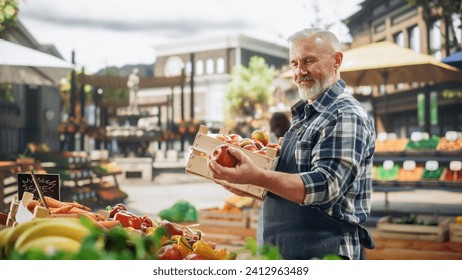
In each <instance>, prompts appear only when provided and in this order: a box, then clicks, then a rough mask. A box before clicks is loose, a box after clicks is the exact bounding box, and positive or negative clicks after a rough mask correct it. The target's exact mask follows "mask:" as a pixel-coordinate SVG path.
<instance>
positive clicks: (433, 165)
mask: <svg viewBox="0 0 462 280" xmlns="http://www.w3.org/2000/svg"><path fill="white" fill-rule="evenodd" d="M438 167H439V164H438V162H437V161H436V160H429V161H427V162H426V163H425V169H427V170H428V171H435V170H438Z"/></svg>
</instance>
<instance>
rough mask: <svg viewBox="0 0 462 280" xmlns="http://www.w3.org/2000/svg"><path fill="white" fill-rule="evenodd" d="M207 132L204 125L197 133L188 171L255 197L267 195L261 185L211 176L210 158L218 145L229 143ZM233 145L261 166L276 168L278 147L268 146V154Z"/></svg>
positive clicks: (269, 168)
mask: <svg viewBox="0 0 462 280" xmlns="http://www.w3.org/2000/svg"><path fill="white" fill-rule="evenodd" d="M223 132H224V133H223V134H226V131H223ZM207 133H208V129H207V127H205V126H203V125H202V126H201V127H200V128H199V132H198V133H197V134H196V137H195V139H194V143H193V144H192V147H191V149H192V152H191V155H190V157H189V160H188V163H187V165H186V170H185V171H186V173H190V174H195V175H198V176H201V177H204V178H207V179H209V180H212V181H214V182H216V183H218V184H220V185H226V186H229V187H232V188H235V189H238V190H241V191H244V192H247V193H249V194H251V195H253V196H255V197H258V198H263V197H264V196H265V195H266V190H265V189H263V188H261V187H258V186H254V185H249V184H230V183H227V182H225V181H222V180H215V179H213V178H211V175H210V172H209V170H208V168H207V162H208V159H209V158H210V156H211V154H212V152H213V150H214V149H215V148H216V147H217V146H219V145H222V144H227V143H225V142H223V141H220V140H218V139H215V138H214V137H212V136H210V135H207ZM220 133H222V132H220ZM233 147H235V148H237V149H241V151H243V152H244V153H245V154H246V155H247V156H248V157H249V158H250V159H251V160H252V161H253V162H254V163H255V164H256V165H257V166H258V167H260V168H263V169H266V170H274V169H275V168H276V165H277V159H278V158H277V157H276V152H277V151H276V149H272V148H268V150H267V153H266V155H260V154H256V153H252V152H250V151H248V150H245V149H242V148H240V147H237V146H233Z"/></svg>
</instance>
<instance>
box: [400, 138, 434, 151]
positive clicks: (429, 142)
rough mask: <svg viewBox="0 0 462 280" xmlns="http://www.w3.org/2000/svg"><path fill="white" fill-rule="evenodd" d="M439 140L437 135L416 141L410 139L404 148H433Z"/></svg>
mask: <svg viewBox="0 0 462 280" xmlns="http://www.w3.org/2000/svg"><path fill="white" fill-rule="evenodd" d="M439 141H440V137H439V136H437V135H432V136H431V137H430V138H428V139H422V140H418V141H412V139H411V140H410V141H409V142H408V143H407V145H406V150H435V149H436V147H437V146H438V143H439Z"/></svg>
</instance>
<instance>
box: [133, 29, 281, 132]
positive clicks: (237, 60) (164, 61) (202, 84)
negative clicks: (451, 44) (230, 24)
mask: <svg viewBox="0 0 462 280" xmlns="http://www.w3.org/2000/svg"><path fill="white" fill-rule="evenodd" d="M155 51H156V57H157V58H156V62H155V63H154V77H170V76H178V75H179V74H181V71H182V69H184V71H185V74H186V76H187V84H188V85H187V86H186V87H185V89H184V95H185V97H184V100H185V101H184V104H187V105H186V106H184V108H183V114H184V116H185V118H186V120H193V119H196V120H201V121H206V122H208V123H209V127H219V126H220V125H221V124H222V123H223V121H224V117H225V107H224V106H225V93H226V87H227V84H228V83H229V82H230V80H231V74H232V71H233V68H234V67H237V66H240V65H242V66H245V67H248V65H249V61H250V58H251V57H252V56H259V57H263V58H264V59H265V61H266V63H267V64H268V65H269V66H270V67H273V68H275V69H281V67H283V66H284V65H286V64H287V63H288V48H287V47H284V46H280V45H276V44H273V43H269V42H265V41H262V40H259V39H256V38H251V37H248V36H245V35H242V34H234V35H224V36H219V37H211V38H194V39H188V40H184V41H181V42H173V43H169V44H165V45H159V46H155ZM191 92H192V94H191ZM169 94H171V89H169V88H165V89H156V90H140V92H139V98H140V99H139V102H140V103H143V102H146V103H149V102H152V100H153V99H155V98H159V96H166V95H169ZM173 96H174V97H173V99H174V102H173V104H174V108H173V112H174V120H175V121H176V122H179V121H180V120H181V112H182V108H181V107H180V106H181V101H180V98H181V96H180V92H179V91H177V92H174V94H173ZM191 96H193V100H192V99H191ZM162 115H164V116H165V115H167V114H166V113H162Z"/></svg>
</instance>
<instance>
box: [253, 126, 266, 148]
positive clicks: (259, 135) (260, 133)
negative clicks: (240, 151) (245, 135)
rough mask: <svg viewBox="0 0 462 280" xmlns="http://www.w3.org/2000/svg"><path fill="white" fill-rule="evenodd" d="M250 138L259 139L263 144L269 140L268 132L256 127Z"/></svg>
mask: <svg viewBox="0 0 462 280" xmlns="http://www.w3.org/2000/svg"><path fill="white" fill-rule="evenodd" d="M250 138H251V139H252V140H258V141H260V142H261V143H262V144H263V145H264V146H266V145H267V144H268V142H269V132H268V131H267V130H264V129H256V130H254V131H253V132H252V134H251V135H250Z"/></svg>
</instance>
